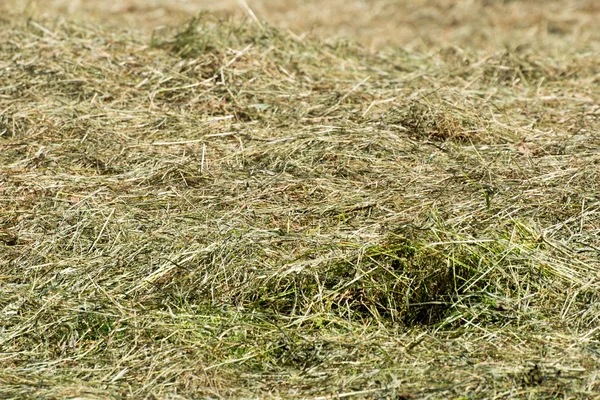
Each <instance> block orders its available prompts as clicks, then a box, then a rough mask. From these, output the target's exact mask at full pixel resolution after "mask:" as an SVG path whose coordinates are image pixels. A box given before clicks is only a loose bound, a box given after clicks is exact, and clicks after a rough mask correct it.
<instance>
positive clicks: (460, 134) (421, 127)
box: [383, 101, 485, 142]
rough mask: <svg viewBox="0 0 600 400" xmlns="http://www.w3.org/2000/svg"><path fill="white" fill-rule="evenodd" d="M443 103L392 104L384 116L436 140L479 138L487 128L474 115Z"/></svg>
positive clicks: (420, 134)
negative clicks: (460, 111)
mask: <svg viewBox="0 0 600 400" xmlns="http://www.w3.org/2000/svg"><path fill="white" fill-rule="evenodd" d="M447 107H448V106H446V105H445V104H444V103H441V102H439V103H438V102H436V103H427V102H425V101H412V102H410V103H409V104H407V105H404V106H398V107H394V108H392V109H391V110H390V111H389V112H388V115H386V116H384V117H383V118H384V121H385V123H387V124H394V125H401V126H403V127H404V128H406V129H407V133H408V134H409V135H410V136H414V137H416V138H418V139H428V140H432V141H437V142H444V141H447V140H450V141H457V142H479V141H481V140H482V139H483V137H484V135H482V133H485V132H483V131H484V129H483V127H482V126H480V124H479V123H478V121H475V120H474V117H472V116H470V115H464V114H463V115H462V118H457V117H456V116H455V115H460V114H456V113H455V112H452V111H451V110H447V109H446V108H447Z"/></svg>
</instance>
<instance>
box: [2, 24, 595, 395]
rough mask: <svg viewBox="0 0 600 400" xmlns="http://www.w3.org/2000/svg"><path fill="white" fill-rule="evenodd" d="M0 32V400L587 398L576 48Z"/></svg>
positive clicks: (42, 28) (587, 112) (254, 34)
mask: <svg viewBox="0 0 600 400" xmlns="http://www.w3.org/2000/svg"><path fill="white" fill-rule="evenodd" d="M3 24H4V28H5V29H3V30H2V31H1V32H0V43H3V45H1V46H0V52H1V54H2V56H3V57H2V59H3V60H5V61H4V64H2V66H1V68H2V69H1V71H2V72H1V74H0V109H1V110H2V115H1V117H0V202H2V204H1V205H0V207H1V208H0V210H1V212H0V291H1V293H2V296H0V310H1V313H2V314H0V315H1V316H0V357H2V367H1V368H0V394H2V395H3V396H6V397H31V396H34V397H45V398H65V397H93V398H119V397H136V398H137V397H154V398H167V397H173V398H175V397H178V396H181V397H185V398H194V397H198V396H200V397H207V398H213V397H214V398H217V397H223V398H231V397H239V398H242V397H253V396H254V397H256V396H258V397H261V398H262V397H264V398H269V397H273V398H281V397H289V398H294V397H302V398H327V396H339V397H359V398H360V397H363V398H376V397H386V396H387V397H390V398H411V397H434V398H452V397H459V396H464V395H465V394H467V395H468V396H470V397H486V398H487V397H503V396H504V397H505V396H514V395H515V393H517V395H518V396H532V397H535V396H538V397H557V396H565V397H568V396H571V397H577V396H580V397H585V396H589V395H591V394H592V393H594V392H595V391H596V390H597V382H596V380H595V374H596V372H595V371H596V370H597V367H598V360H597V357H596V355H597V347H598V338H597V334H596V331H597V328H596V326H597V321H598V315H599V314H598V313H599V310H598V307H597V294H596V293H597V292H598V289H599V285H598V269H599V266H600V262H599V258H598V248H599V247H600V243H599V242H598V237H600V235H599V231H600V227H599V226H598V223H597V221H598V220H599V219H598V207H597V203H598V193H597V182H598V179H597V178H598V174H597V171H596V170H597V168H596V165H597V162H598V152H597V151H596V150H595V149H596V148H597V146H598V139H597V138H596V137H595V136H594V134H593V132H595V130H597V128H599V127H598V118H597V114H598V113H597V106H596V104H597V103H598V101H599V100H600V99H598V94H597V93H594V92H593V91H591V90H589V84H590V82H593V81H594V79H596V78H595V75H593V74H591V70H592V69H591V67H590V66H593V65H596V64H597V63H598V60H596V59H595V58H594V57H593V56H590V57H589V58H593V59H592V60H590V59H589V58H586V59H583V58H581V57H577V56H576V54H570V55H569V54H563V55H562V56H561V57H558V56H555V55H553V54H546V55H545V54H544V53H543V52H544V51H545V49H544V48H540V49H537V50H536V49H533V50H531V51H532V53H531V54H529V55H524V56H521V55H519V54H513V53H501V54H500V53H498V54H496V53H494V54H491V55H489V54H481V53H480V52H478V51H476V49H471V50H461V49H454V50H453V51H452V52H451V51H449V50H448V49H447V48H446V49H437V48H435V49H429V51H426V52H421V53H418V52H412V51H408V50H396V51H394V50H386V51H385V52H379V53H372V52H369V51H367V50H365V49H363V48H361V47H360V46H359V45H355V44H352V43H348V42H324V41H320V40H318V39H316V38H311V37H299V36H297V35H294V34H292V33H290V32H287V31H285V30H281V29H278V28H276V27H273V26H270V25H268V24H264V25H263V26H257V25H250V24H246V23H239V22H235V21H223V20H219V19H217V18H215V17H213V16H211V15H201V16H199V17H198V18H195V19H192V20H191V21H190V22H188V23H187V24H184V25H182V26H179V27H173V28H172V30H163V31H162V32H156V33H155V35H154V36H153V37H146V36H143V35H141V34H139V33H138V32H134V31H131V32H124V31H114V30H110V29H108V28H106V27H103V26H97V25H87V24H82V23H80V24H78V23H74V22H69V21H64V20H43V19H29V20H28V19H25V18H23V17H22V16H15V18H14V19H13V20H11V21H5V22H3ZM535 51H538V52H539V53H540V54H541V55H540V56H539V57H537V56H535ZM549 66H551V67H549ZM557 71H578V72H577V73H572V74H570V73H567V74H562V72H557Z"/></svg>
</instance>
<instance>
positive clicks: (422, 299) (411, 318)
mask: <svg viewBox="0 0 600 400" xmlns="http://www.w3.org/2000/svg"><path fill="white" fill-rule="evenodd" d="M455 253H456V254H455ZM461 254H462V253H461V251H460V250H459V249H452V248H448V249H446V250H444V251H437V250H436V249H433V248H428V246H427V244H426V242H423V241H422V239H418V238H417V239H416V240H409V239H407V238H404V237H398V236H390V239H389V240H388V241H387V242H385V243H382V244H380V245H375V246H371V247H369V248H367V249H365V250H363V251H362V252H361V253H360V255H359V256H350V257H347V258H346V259H345V260H341V261H335V262H330V263H326V264H324V265H317V266H315V267H311V268H306V269H305V270H302V271H301V272H299V273H290V274H285V275H284V276H279V277H273V278H271V279H270V280H269V281H267V282H265V283H264V285H262V286H261V292H260V295H258V293H255V295H254V296H250V297H249V298H247V300H249V301H250V302H251V303H252V304H253V307H257V308H258V309H269V310H271V311H272V312H274V313H276V314H284V315H295V314H304V313H306V312H309V311H310V312H318V311H321V312H331V313H334V314H335V315H338V316H339V317H341V318H346V319H350V320H369V319H373V320H377V321H381V322H385V323H402V324H403V325H405V326H408V327H411V326H415V325H430V324H436V323H438V322H440V321H442V320H443V319H444V318H445V317H446V316H447V315H448V311H449V310H451V309H452V308H453V305H454V303H455V302H456V300H457V298H458V296H460V295H461V291H460V290H459V287H460V286H462V285H463V284H464V282H466V281H468V280H469V279H471V278H472V277H473V276H474V274H476V271H477V268H476V267H477V264H476V262H477V260H475V259H472V258H469V256H468V254H462V255H461ZM483 283H485V282H483Z"/></svg>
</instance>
